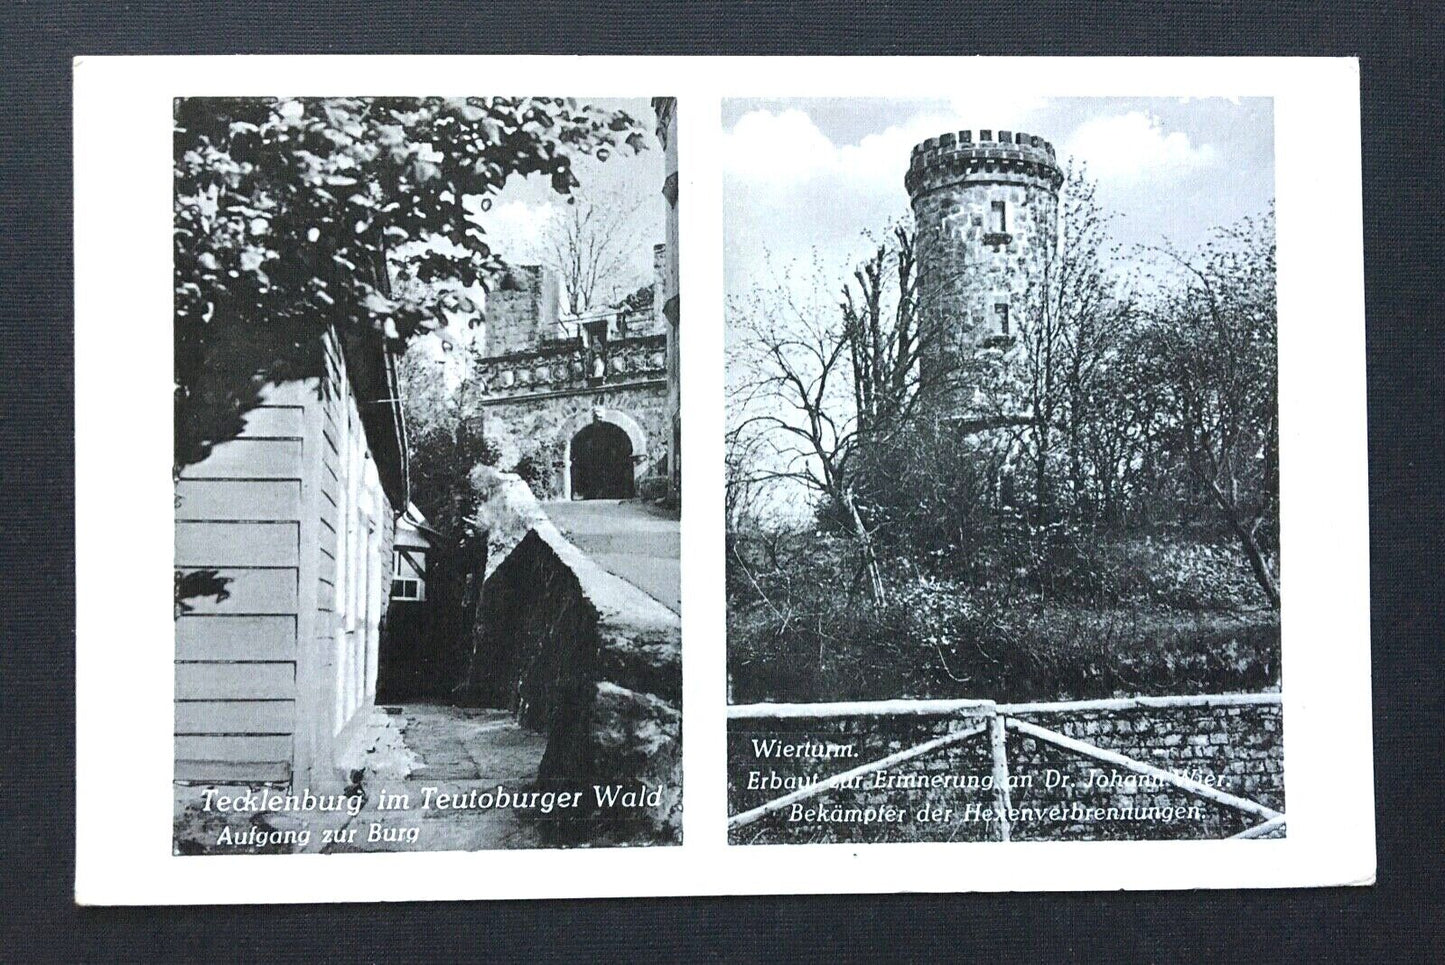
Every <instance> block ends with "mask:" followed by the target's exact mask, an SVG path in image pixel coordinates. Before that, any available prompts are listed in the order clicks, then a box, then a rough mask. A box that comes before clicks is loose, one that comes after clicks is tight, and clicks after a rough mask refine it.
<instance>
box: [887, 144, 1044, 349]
mask: <svg viewBox="0 0 1445 965" xmlns="http://www.w3.org/2000/svg"><path fill="white" fill-rule="evenodd" d="M1062 180H1063V175H1062V173H1061V172H1060V170H1059V168H1058V165H1057V163H1056V162H1055V159H1054V149H1053V146H1052V145H1051V144H1049V142H1047V141H1045V140H1043V139H1042V138H1039V137H1035V136H1034V135H1031V134H1022V133H1018V134H1016V133H1013V132H1010V131H1003V130H1000V131H998V132H997V136H995V134H994V132H993V131H991V130H980V131H979V132H978V138H977V139H975V138H974V136H973V132H972V131H958V132H956V133H949V134H944V135H942V136H941V137H936V138H930V139H929V140H927V141H924V142H923V143H921V144H919V145H917V146H916V147H915V148H914V149H913V154H912V157H911V159H910V164H909V169H908V173H907V176H906V178H905V185H906V187H907V188H908V192H909V195H910V196H911V198H912V201H913V216H914V223H915V225H916V226H917V232H918V241H917V246H918V281H919V285H920V299H921V301H922V304H923V309H924V320H925V324H926V325H927V327H928V336H927V338H926V339H925V342H924V344H923V349H924V354H925V359H926V360H927V362H928V364H929V365H941V364H944V359H945V358H946V357H947V356H949V355H959V354H967V353H970V352H973V351H975V350H976V349H978V348H979V347H980V346H985V345H988V344H991V343H994V342H997V341H999V340H1001V339H1003V338H1005V337H1007V336H1016V335H1017V334H1018V331H1019V325H1020V322H1021V321H1022V320H1024V319H1025V318H1026V317H1027V314H1028V311H1029V305H1030V303H1031V302H1033V301H1036V300H1037V299H1038V297H1039V292H1040V288H1041V286H1042V285H1043V284H1044V283H1045V278H1046V269H1047V264H1048V262H1049V260H1050V259H1051V258H1052V256H1053V252H1054V249H1055V247H1056V245H1057V243H1058V207H1059V197H1058V189H1059V185H1060V184H1061V182H1062ZM997 204H1002V205H1003V209H1002V212H996V211H995V205H997ZM1000 213H1001V214H1002V216H1003V224H1002V225H999V224H998V223H997V219H998V217H999V214H1000ZM999 306H1005V311H1006V312H1007V316H1008V318H1007V322H1006V323H1005V322H1004V321H1003V319H1002V318H1001V316H1000V314H999V310H998V307H999ZM1005 325H1006V327H1007V330H1005Z"/></svg>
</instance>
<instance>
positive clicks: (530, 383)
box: [472, 266, 672, 499]
mask: <svg viewBox="0 0 1445 965" xmlns="http://www.w3.org/2000/svg"><path fill="white" fill-rule="evenodd" d="M656 302H657V299H656V297H654V299H653V304H654V306H655V305H656ZM667 350H668V333H667V326H666V322H665V321H663V320H661V319H660V318H659V313H658V312H657V311H656V310H655V308H641V309H639V310H636V311H629V310H626V309H621V310H616V311H612V312H608V313H605V314H596V315H590V316H587V317H584V318H581V319H574V320H561V319H559V318H558V312H557V282H556V279H555V277H554V276H553V275H552V273H551V272H550V271H548V270H546V269H544V268H541V267H537V266H524V267H520V268H515V269H513V270H512V271H511V272H510V273H509V274H508V276H507V278H506V279H505V280H504V281H503V283H502V284H501V285H500V286H499V287H498V289H497V290H495V291H493V292H490V293H488V295H487V307H486V328H485V334H484V336H483V345H482V347H481V349H480V351H479V353H478V358H477V361H476V365H475V368H474V371H473V374H472V378H473V379H475V380H476V384H477V387H478V389H479V390H480V393H481V397H482V400H481V404H482V406H483V409H484V412H485V417H486V418H488V419H497V420H500V421H501V422H502V423H503V424H504V425H505V426H506V427H507V429H508V431H509V432H510V434H511V435H512V436H513V437H514V438H515V439H516V440H517V442H518V443H519V445H520V447H521V452H522V456H523V457H524V458H525V459H527V460H529V461H530V463H531V468H532V484H533V488H534V489H535V490H536V491H537V495H538V496H539V497H541V498H561V499H590V498H611V499H626V498H631V497H633V496H637V495H645V494H646V493H647V492H648V491H649V490H665V488H666V482H665V480H666V478H667V473H666V467H667V458H666V456H667V450H668V442H669V438H670V435H671V428H672V427H671V425H670V423H671V421H672V420H671V418H670V415H669V412H668V394H669V391H668V364H667V362H668V359H667Z"/></svg>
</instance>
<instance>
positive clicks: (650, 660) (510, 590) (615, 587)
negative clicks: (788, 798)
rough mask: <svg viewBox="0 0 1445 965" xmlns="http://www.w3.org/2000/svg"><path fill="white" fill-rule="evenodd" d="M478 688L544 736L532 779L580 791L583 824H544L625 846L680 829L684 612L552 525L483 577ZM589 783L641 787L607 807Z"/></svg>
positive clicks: (669, 838) (543, 524)
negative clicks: (625, 802) (640, 797)
mask: <svg viewBox="0 0 1445 965" xmlns="http://www.w3.org/2000/svg"><path fill="white" fill-rule="evenodd" d="M474 632H475V634H476V635H477V641H476V660H475V663H474V666H473V672H472V680H471V682H470V683H471V690H472V692H473V693H474V694H475V695H476V696H477V698H478V699H479V700H480V701H481V702H482V703H485V704H488V705H491V706H497V707H506V708H509V709H512V710H513V711H515V712H516V714H517V716H518V718H519V720H520V721H521V722H522V723H523V724H524V725H526V726H528V727H531V728H534V729H536V730H540V731H542V732H543V733H545V734H546V735H547V750H546V753H545V755H544V756H543V758H542V763H541V766H540V767H539V769H538V773H537V782H538V784H539V785H541V786H544V787H550V788H553V789H556V790H559V791H581V792H583V801H584V808H583V811H582V813H581V814H580V815H579V818H580V820H577V821H567V822H557V823H555V824H554V825H552V826H548V827H547V828H544V829H543V830H544V831H545V832H547V833H550V834H554V835H558V836H569V835H575V836H577V837H579V838H584V837H587V838H595V836H596V835H597V834H598V833H601V834H603V835H605V836H607V837H609V838H611V839H613V840H616V841H618V842H621V843H672V842H677V841H680V840H681V835H682V713H681V706H682V656H681V655H682V649H681V627H680V623H679V621H678V617H677V615H676V614H674V613H673V612H672V611H670V610H668V609H667V608H666V607H664V606H663V605H662V604H660V603H658V602H657V601H656V600H653V599H652V598H651V597H649V596H647V595H646V594H644V593H643V592H642V591H640V590H638V589H637V588H636V587H634V586H632V585H631V584H630V583H627V582H626V581H625V580H622V579H620V578H619V577H616V576H614V575H612V574H611V573H608V572H606V571H605V570H603V569H602V568H601V567H599V566H598V565H597V564H595V563H593V562H592V561H591V560H590V559H588V558H587V557H586V556H585V555H584V554H583V553H582V552H581V551H580V550H578V549H577V548H576V547H574V546H572V544H570V543H568V542H567V540H566V539H564V538H563V537H562V535H561V534H560V533H559V532H558V531H557V530H556V528H555V527H554V526H553V525H552V524H551V523H550V522H547V521H546V520H542V521H539V522H537V523H536V524H535V525H534V526H533V527H532V528H531V529H530V530H529V531H528V532H527V534H526V536H524V537H523V538H522V540H521V542H519V543H518V544H517V545H516V547H515V548H514V549H513V550H512V551H511V552H510V553H509V554H508V555H507V557H506V559H505V560H503V561H502V562H501V563H500V564H499V565H498V566H497V568H496V570H495V571H493V573H492V574H491V576H490V577H489V578H488V579H487V581H486V583H485V584H484V586H483V590H482V602H481V606H480V608H479V614H478V619H477V625H476V629H475V631H474ZM594 786H601V787H607V786H622V787H623V788H624V789H625V790H628V791H634V790H640V791H642V792H643V793H644V799H645V803H644V806H642V807H618V808H608V809H604V808H602V807H599V806H597V805H596V804H595V798H594V793H593V787H594Z"/></svg>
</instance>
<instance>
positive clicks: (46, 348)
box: [0, 0, 1445, 962]
mask: <svg viewBox="0 0 1445 965" xmlns="http://www.w3.org/2000/svg"><path fill="white" fill-rule="evenodd" d="M1442 19H1445V17H1442V9H1441V4H1440V3H1439V2H1438V0H1435V2H1432V0H1423V2H1422V0H1415V2H1398V3H1387V2H1375V3H1352V4H1346V3H1337V4H1328V5H1325V6H1320V5H1317V4H1314V3H1300V2H1287V3H1274V4H1269V3H1261V2H1258V0H1256V2H1252V3H1241V4H1222V3H1201V2H1189V0H1176V2H1174V3H1172V4H1169V5H1167V8H1165V5H1162V4H1161V5H1158V6H1157V7H1154V8H1151V7H1150V6H1145V5H1130V4H1121V3H1114V2H1087V0H1076V2H1072V3H1053V2H1037V3H1029V4H1021V3H1010V4H996V3H979V2H973V3H968V4H963V3H958V4H951V5H937V6H931V7H925V6H924V5H921V4H911V3H893V4H885V3H880V2H872V3H866V4H864V3H844V4H804V3H766V4H763V3H746V4H737V5H725V4H719V3H692V4H687V5H682V4H663V3H650V4H646V5H643V4H623V3H616V2H591V3H575V4H573V3H569V4H563V3H555V2H545V0H532V2H529V3H525V4H517V3H507V4H503V3H491V4H483V3H471V4H464V3H432V4H424V3H421V2H416V0H414V2H387V3H380V2H365V3H363V2H359V0H357V2H350V3H329V4H311V5H306V6H303V5H302V4H296V3H275V2H268V0H243V2H238V3H196V4H190V5H185V6H184V7H182V6H180V5H176V6H173V5H172V4H169V3H155V2H136V3H125V4H120V3H115V4H106V5H101V4H94V5H89V4H75V3H54V4H42V3H30V2H20V3H14V2H12V3H11V4H10V5H8V6H7V7H6V8H5V9H4V11H3V12H0V70H3V71H4V75H3V76H4V83H3V86H0V325H3V333H0V335H3V347H0V361H3V366H4V371H3V372H0V470H3V472H0V479H3V481H4V494H5V496H6V497H7V498H6V503H7V505H6V506H5V508H4V511H3V513H0V559H3V561H4V573H3V582H0V685H3V688H4V693H3V700H0V709H3V714H4V718H5V727H4V730H3V731H0V734H3V738H0V760H3V765H4V769H3V771H0V859H3V869H0V961H17V962H21V961H43V960H62V961H75V960H85V961H109V960H141V961H154V960H173V959H174V960H197V959H223V960H230V959H233V958H242V959H247V960H254V959H262V958H264V959H275V960H295V959H322V960H327V959H331V958H339V959H341V960H347V961H369V960H383V959H386V960H392V959H394V960H402V961H417V960H426V959H437V960H443V961H445V960H456V959H462V960H471V959H490V958H505V959H521V960H532V959H535V958H538V957H542V956H555V955H561V954H569V953H570V955H572V956H574V957H586V958H589V959H591V958H600V959H607V960H623V961H636V960H642V959H653V958H663V959H673V960H676V959H689V960H691V959H699V958H700V959H705V960H710V959H717V960H732V961H755V960H758V961H769V960H778V959H780V958H804V959H812V960H820V961H833V960H836V959H841V958H864V959H876V958H878V957H881V956H883V955H884V954H888V956H889V957H899V958H904V959H909V960H933V959H941V958H953V957H959V958H966V959H975V958H983V957H985V956H988V957H990V958H995V959H997V960H1005V959H1006V958H1007V959H1012V958H1016V957H1026V958H1043V959H1045V960H1054V961H1058V960H1075V959H1080V958H1087V959H1095V958H1102V959H1120V960H1152V961H1173V960H1178V959H1180V958H1203V959H1215V960H1217V959H1230V960H1233V959H1246V960H1258V959H1262V960H1279V959H1288V960H1320V959H1322V958H1331V959H1340V960H1386V959H1388V960H1396V959H1398V960H1421V961H1438V960H1440V957H1441V956H1442V954H1445V952H1442V950H1441V946H1440V938H1441V934H1440V933H1441V923H1442V917H1445V905H1442V888H1441V886H1442V882H1441V874H1440V871H1441V864H1442V833H1441V830H1442V821H1441V812H1440V808H1441V806H1442V802H1441V793H1440V792H1441V787H1442V783H1445V782H1442V774H1441V747H1442V733H1445V720H1442V695H1445V679H1442V672H1441V671H1442V666H1445V665H1442V660H1441V640H1442V626H1441V624H1442V619H1441V571H1442V550H1441V545H1442V542H1441V537H1442V533H1441V528H1442V527H1441V522H1442V515H1445V501H1442V496H1445V492H1442V490H1445V485H1442V482H1445V477H1442V473H1441V458H1440V457H1441V450H1442V443H1445V433H1442V419H1441V415H1442V406H1441V400H1442V399H1445V352H1442V344H1441V342H1442V338H1441V335H1442V330H1445V325H1442V322H1445V311H1442V301H1441V300H1442V295H1441V292H1442V281H1445V279H1442V277H1441V275H1442V264H1445V251H1442V244H1441V241H1442V236H1441V211H1442V198H1441V180H1442V172H1441V165H1440V145H1441V144H1442V133H1445V132H1442V130H1441V105H1442V97H1445V90H1442V78H1441V71H1442V68H1441V54H1440V50H1441V43H1440V42H1441V39H1442V38H1441V29H1440V27H1441V22H1442ZM81 53H92V54H106V53H111V54H119V53H129V54H143V53H758V54H765V53H767V54H789V53H816V54H836V53H858V54H900V53H917V54H1060V53H1068V54H1176V55H1189V54H1256V55H1263V54H1328V55H1358V56H1360V57H1361V58H1362V70H1363V91H1362V93H1363V98H1364V114H1363V119H1364V176H1365V250H1366V256H1365V261H1366V300H1367V315H1368V324H1369V333H1368V349H1367V351H1368V365H1369V379H1370V385H1369V419H1370V481H1371V491H1372V498H1371V512H1370V525H1371V540H1370V543H1371V562H1372V578H1371V584H1372V586H1371V590H1372V600H1373V607H1372V609H1373V623H1374V693H1375V769H1376V798H1377V807H1378V842H1379V855H1380V871H1379V879H1380V883H1379V885H1378V886H1376V887H1375V888H1372V889H1333V890H1317V891H1298V892H1237V893H1230V892H1226V893H1176V894H1166V893H1156V894H1147V893H1146V894H1132V895H1119V894H1109V895H1098V894H1078V895H1015V896H992V895H959V896H912V897H910V896H885V897H866V896H849V897H822V898H787V899H780V898H742V899H712V898H709V899H678V900H667V901H591V902H570V903H566V902H498V903H490V904H489V903H437V904H430V905H375V906H341V907H325V906H310V907H265V908H255V907H253V908H231V909H222V908H197V909H186V908H179V909H166V910H158V909H134V910H104V909H77V908H76V907H75V906H74V905H73V904H72V903H71V898H70V895H71V887H72V871H71V868H72V858H73V854H72V852H73V832H74V825H73V817H72V810H71V806H70V802H71V800H72V793H73V785H72V779H73V767H74V706H73V695H74V690H73V684H72V681H73V674H74V644H73V639H74V637H73V628H74V618H73V613H74V539H73V532H74V525H73V514H72V507H73V496H74V485H73V443H72V375H71V373H72V289H71V285H72V273H71V269H72V259H71V230H70V227H71V165H70V160H71V159H70V143H71V141H70V136H71V132H70V93H71V91H70V58H71V57H72V56H74V55H76V54H81ZM658 87H659V90H660V91H661V90H664V89H665V88H666V78H665V77H659V78H658ZM116 149H117V150H124V149H125V146H124V145H117V146H116ZM122 320H124V321H125V322H126V323H131V324H135V323H138V320H135V319H125V318H124V312H123V306H118V316H117V321H118V322H121V321H122ZM117 469H118V471H119V470H120V469H121V467H117ZM116 511H118V512H123V511H124V507H117V508H116ZM117 685H118V686H124V685H125V682H124V681H117ZM1078 855H1079V858H1080V860H1085V861H1087V860H1093V859H1091V857H1090V853H1089V850H1088V846H1087V845H1084V846H1082V847H1081V848H1080V849H1079V851H1078ZM959 860H966V857H965V856H962V855H961V856H960V858H959Z"/></svg>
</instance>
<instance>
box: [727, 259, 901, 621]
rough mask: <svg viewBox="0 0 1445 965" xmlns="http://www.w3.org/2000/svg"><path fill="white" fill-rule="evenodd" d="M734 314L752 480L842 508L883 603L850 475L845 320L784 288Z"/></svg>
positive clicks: (735, 366)
mask: <svg viewBox="0 0 1445 965" xmlns="http://www.w3.org/2000/svg"><path fill="white" fill-rule="evenodd" d="M729 314H730V316H731V322H730V327H731V329H732V331H733V334H734V336H735V339H736V341H735V344H734V348H733V350H732V352H731V358H730V359H729V364H730V370H731V371H732V372H733V373H735V377H734V380H733V392H734V404H733V406H732V410H731V411H732V414H733V416H734V422H733V425H732V427H731V430H730V434H731V435H732V437H733V438H734V440H735V445H737V446H746V447H750V448H751V449H752V451H753V452H754V453H755V454H756V455H755V457H754V458H753V459H752V460H750V462H751V465H750V467H749V469H748V470H747V472H746V479H747V480H748V484H749V485H762V486H772V485H776V484H783V485H786V486H791V487H801V489H802V490H803V491H804V492H805V493H809V494H812V495H813V496H814V497H822V498H824V499H825V500H827V501H828V502H829V503H830V504H831V505H832V506H833V507H836V508H837V509H838V511H839V512H841V513H842V514H843V515H844V516H845V518H846V519H847V521H848V524H849V525H850V527H851V531H852V534H853V536H854V539H855V541H856V543H857V546H858V551H859V560H860V573H861V574H862V575H866V577H867V582H868V591H869V595H870V597H871V598H872V599H873V600H874V601H875V602H881V601H882V600H883V597H884V589H883V579H882V574H881V572H880V571H879V567H878V558H877V553H876V552H875V549H874V545H873V534H872V533H871V532H870V531H869V529H868V527H867V525H866V524H865V523H864V521H863V517H862V515H861V514H860V513H859V510H858V503H857V494H856V492H855V491H854V488H853V480H852V477H851V475H850V473H849V472H848V469H849V461H850V459H851V457H852V455H853V453H854V451H855V446H856V444H857V441H858V428H859V426H858V416H857V412H856V410H855V409H854V405H853V391H854V390H853V386H852V381H851V371H850V368H851V357H850V344H851V343H850V340H849V338H848V334H847V325H846V323H845V322H844V320H843V318H842V317H841V315H840V314H839V313H838V312H836V311H835V310H830V309H828V308H826V307H822V306H810V307H802V306H800V305H799V303H798V301H797V300H796V299H795V298H794V297H793V294H792V292H791V291H790V290H789V289H787V288H785V287H778V288H775V289H772V290H757V291H755V292H754V293H753V294H752V295H751V296H750V297H748V298H744V299H739V300H735V301H734V302H733V303H732V304H730V305H729Z"/></svg>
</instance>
